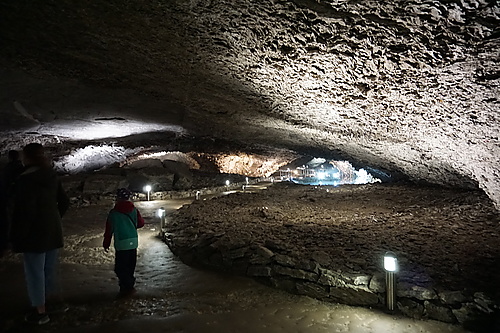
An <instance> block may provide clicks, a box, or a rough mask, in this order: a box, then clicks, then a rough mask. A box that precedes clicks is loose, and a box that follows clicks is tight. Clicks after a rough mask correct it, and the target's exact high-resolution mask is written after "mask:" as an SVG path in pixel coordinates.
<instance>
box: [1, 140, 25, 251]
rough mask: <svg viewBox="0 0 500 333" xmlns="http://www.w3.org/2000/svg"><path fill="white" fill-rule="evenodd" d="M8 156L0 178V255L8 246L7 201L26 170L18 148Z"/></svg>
mask: <svg viewBox="0 0 500 333" xmlns="http://www.w3.org/2000/svg"><path fill="white" fill-rule="evenodd" d="M8 157H9V161H8V163H7V165H6V166H5V168H4V170H3V174H2V176H3V177H2V179H0V182H1V183H0V257H2V256H3V255H4V254H5V253H6V251H7V248H8V234H9V219H8V214H7V201H8V198H9V193H10V190H11V189H12V185H13V184H14V182H15V180H16V179H17V177H19V175H20V174H21V173H22V172H23V170H24V166H23V163H22V162H21V158H20V155H19V152H18V151H17V150H9V153H8Z"/></svg>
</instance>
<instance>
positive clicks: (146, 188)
mask: <svg viewBox="0 0 500 333" xmlns="http://www.w3.org/2000/svg"><path fill="white" fill-rule="evenodd" d="M144 191H146V192H147V193H148V201H149V193H150V192H151V185H146V186H144Z"/></svg>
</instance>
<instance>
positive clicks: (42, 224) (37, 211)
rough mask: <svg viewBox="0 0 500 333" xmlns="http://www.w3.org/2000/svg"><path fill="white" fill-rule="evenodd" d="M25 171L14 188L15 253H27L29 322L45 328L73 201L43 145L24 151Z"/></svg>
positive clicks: (24, 255)
mask: <svg viewBox="0 0 500 333" xmlns="http://www.w3.org/2000/svg"><path fill="white" fill-rule="evenodd" d="M22 160H23V164H24V166H25V171H24V172H23V173H22V174H21V175H20V176H19V178H18V179H17V181H16V182H15V184H14V187H13V193H12V195H13V212H12V226H11V241H12V250H13V251H14V252H17V253H23V261H24V272H25V277H26V284H27V289H28V296H29V299H30V302H31V305H32V306H33V310H32V311H31V312H30V313H28V314H27V315H26V317H25V320H26V321H28V322H30V323H34V324H38V325H42V324H45V323H48V322H49V321H50V318H49V316H48V315H47V311H46V307H45V300H46V295H50V294H51V293H54V292H56V290H55V288H56V287H57V285H56V284H57V283H56V281H55V279H56V265H57V263H58V254H59V249H60V248H62V247H63V234H62V224H61V217H62V216H63V215H64V213H65V212H66V210H67V209H68V208H69V199H68V197H67V195H66V193H65V192H64V190H63V188H62V185H61V182H60V180H59V179H58V177H57V174H56V172H55V171H54V170H53V169H52V166H51V163H50V162H49V160H48V158H47V157H46V155H45V150H44V148H43V146H42V145H41V144H38V143H30V144H28V145H26V146H25V147H24V148H23V151H22Z"/></svg>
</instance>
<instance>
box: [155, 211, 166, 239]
mask: <svg viewBox="0 0 500 333" xmlns="http://www.w3.org/2000/svg"><path fill="white" fill-rule="evenodd" d="M157 214H158V217H159V218H160V236H161V237H163V235H164V234H165V208H163V207H161V208H160V209H158V212H157Z"/></svg>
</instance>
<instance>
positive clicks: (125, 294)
mask: <svg viewBox="0 0 500 333" xmlns="http://www.w3.org/2000/svg"><path fill="white" fill-rule="evenodd" d="M136 292H137V290H136V289H135V288H131V289H125V290H120V293H119V294H118V298H127V297H131V296H133V295H134V294H135V293H136Z"/></svg>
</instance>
